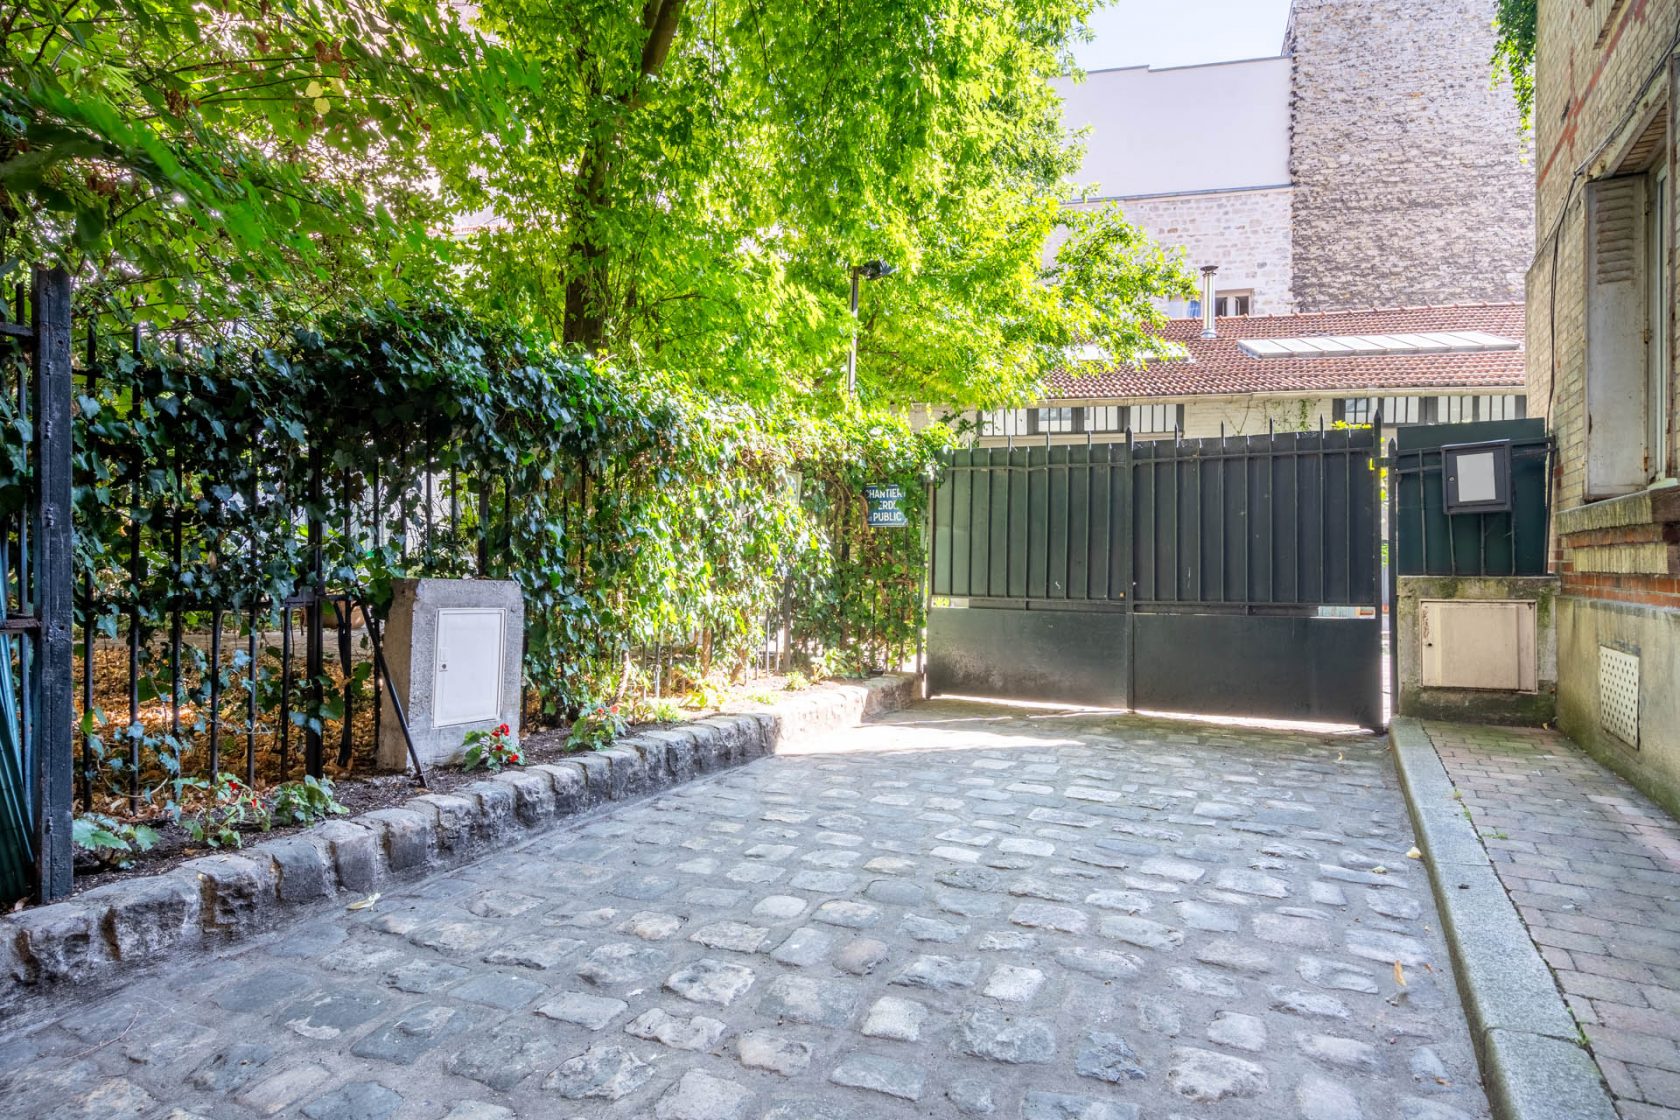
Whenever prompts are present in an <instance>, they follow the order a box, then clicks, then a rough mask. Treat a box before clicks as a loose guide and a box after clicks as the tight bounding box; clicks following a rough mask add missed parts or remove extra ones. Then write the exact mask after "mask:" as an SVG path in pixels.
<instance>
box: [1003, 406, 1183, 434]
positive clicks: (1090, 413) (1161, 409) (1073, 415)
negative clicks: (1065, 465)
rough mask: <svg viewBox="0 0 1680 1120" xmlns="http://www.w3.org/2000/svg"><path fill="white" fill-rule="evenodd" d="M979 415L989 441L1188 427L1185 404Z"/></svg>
mask: <svg viewBox="0 0 1680 1120" xmlns="http://www.w3.org/2000/svg"><path fill="white" fill-rule="evenodd" d="M978 415H979V421H980V435H981V436H982V437H985V438H987V439H993V438H1006V437H1009V436H1045V435H1079V434H1082V433H1085V432H1110V433H1118V432H1124V431H1125V430H1126V429H1127V428H1128V427H1129V428H1131V430H1132V432H1133V433H1134V434H1136V435H1161V434H1166V433H1171V432H1176V431H1181V430H1183V428H1184V406H1183V405H1181V404H1134V405H1121V404H1104V405H1090V406H1087V407H1083V408H1075V407H1059V408H1013V409H994V410H993V411H991V412H982V413H979V414H978Z"/></svg>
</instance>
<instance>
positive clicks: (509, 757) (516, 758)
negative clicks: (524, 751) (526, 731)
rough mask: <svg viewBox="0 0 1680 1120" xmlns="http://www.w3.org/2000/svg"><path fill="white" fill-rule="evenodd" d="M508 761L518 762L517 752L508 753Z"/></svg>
mask: <svg viewBox="0 0 1680 1120" xmlns="http://www.w3.org/2000/svg"><path fill="white" fill-rule="evenodd" d="M508 761H509V762H518V761H519V755H517V754H511V755H509V756H508Z"/></svg>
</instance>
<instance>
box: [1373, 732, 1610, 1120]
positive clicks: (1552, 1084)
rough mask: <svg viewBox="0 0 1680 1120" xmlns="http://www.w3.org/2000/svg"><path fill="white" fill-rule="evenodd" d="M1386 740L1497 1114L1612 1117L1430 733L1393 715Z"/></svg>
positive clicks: (1518, 1118)
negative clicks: (1392, 756) (1414, 830)
mask: <svg viewBox="0 0 1680 1120" xmlns="http://www.w3.org/2000/svg"><path fill="white" fill-rule="evenodd" d="M1389 744H1390V747H1391V748H1392V752H1393V755H1394V764H1395V769H1396V770H1397V771H1398V772H1399V776H1400V787H1401V789H1402V790H1403V791H1404V792H1405V796H1406V806H1407V808H1408V810H1409V811H1410V812H1411V816H1412V823H1413V825H1414V826H1415V828H1416V830H1417V835H1418V840H1419V844H1420V847H1421V848H1422V850H1423V856H1424V859H1423V862H1424V864H1425V865H1426V866H1427V868H1428V871H1429V880H1430V884H1431V886H1432V887H1433V890H1434V894H1435V901H1436V905H1437V906H1438V907H1439V909H1440V912H1441V920H1442V925H1443V927H1444V929H1443V933H1444V934H1445V935H1446V940H1447V946H1448V948H1449V950H1450V951H1451V953H1452V958H1453V972H1454V974H1455V976H1456V978H1457V980H1458V988H1459V991H1460V993H1461V994H1462V995H1463V997H1464V1011H1465V1015H1466V1016H1467V1017H1468V1018H1469V1020H1470V1033H1471V1038H1472V1040H1473V1041H1474V1043H1475V1048H1476V1057H1477V1059H1478V1060H1479V1061H1480V1062H1481V1066H1482V1076H1483V1079H1484V1081H1485V1083H1486V1084H1487V1087H1488V1097H1489V1101H1490V1103H1491V1104H1492V1106H1493V1111H1494V1115H1495V1117H1497V1118H1498V1120H1615V1117H1616V1110H1615V1108H1614V1106H1613V1105H1612V1104H1611V1102H1610V1097H1609V1094H1608V1093H1607V1092H1606V1090H1605V1088H1604V1083H1603V1078H1602V1075H1601V1073H1600V1071H1599V1069H1598V1067H1597V1065H1595V1064H1594V1062H1593V1060H1592V1057H1591V1055H1589V1054H1588V1053H1587V1051H1586V1050H1585V1049H1583V1048H1582V1047H1581V1045H1580V1044H1579V1042H1578V1041H1577V1038H1578V1036H1579V1027H1578V1026H1577V1025H1576V1023H1575V1019H1574V1017H1573V1016H1572V1015H1571V1014H1570V1013H1569V1009H1568V1008H1567V1007H1566V1006H1565V1004H1564V1002H1563V996H1562V995H1561V994H1560V993H1559V991H1558V989H1557V985H1556V983H1555V982H1554V981H1553V978H1552V973H1551V970H1550V969H1549V968H1547V967H1546V963H1545V961H1543V960H1542V959H1541V957H1540V953H1539V951H1538V950H1537V949H1536V948H1535V946H1534V942H1533V940H1532V938H1531V937H1530V936H1529V933H1528V929H1527V927H1526V926H1524V925H1523V922H1522V919H1521V918H1520V917H1519V916H1518V914H1517V909H1516V906H1515V905H1514V904H1513V903H1512V902H1511V899H1510V897H1509V896H1508V895H1507V894H1506V893H1505V888H1504V886H1503V884H1501V882H1500V881H1499V876H1498V875H1497V874H1496V873H1495V872H1494V870H1493V864H1492V862H1491V861H1490V860H1489V859H1488V856H1487V852H1486V850H1485V849H1484V848H1483V847H1482V843H1481V840H1480V838H1479V837H1478V836H1477V833H1476V830H1475V826H1474V825H1473V824H1471V822H1470V820H1469V819H1468V817H1467V816H1466V815H1465V813H1464V811H1463V806H1462V805H1461V804H1460V802H1459V801H1458V799H1457V798H1456V797H1455V796H1454V794H1455V792H1456V790H1455V787H1454V786H1453V783H1452V779H1451V778H1449V777H1448V776H1447V771H1446V768H1445V767H1444V766H1443V765H1442V764H1441V759H1440V756H1439V755H1437V754H1436V752H1435V744H1434V742H1433V741H1432V740H1431V739H1430V738H1429V733H1428V732H1427V731H1425V730H1424V728H1423V725H1422V724H1420V723H1419V722H1418V721H1417V720H1415V719H1408V718H1404V717H1396V718H1395V719H1394V720H1393V722H1392V723H1391V724H1390V725H1389Z"/></svg>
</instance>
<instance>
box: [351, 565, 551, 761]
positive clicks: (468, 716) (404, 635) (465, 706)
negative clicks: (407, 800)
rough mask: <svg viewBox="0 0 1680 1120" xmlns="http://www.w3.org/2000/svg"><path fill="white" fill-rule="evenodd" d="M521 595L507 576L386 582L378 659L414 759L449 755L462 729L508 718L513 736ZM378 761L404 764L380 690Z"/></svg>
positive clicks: (460, 741)
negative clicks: (387, 603)
mask: <svg viewBox="0 0 1680 1120" xmlns="http://www.w3.org/2000/svg"><path fill="white" fill-rule="evenodd" d="M524 632H525V606H524V596H523V594H522V593H521V592H520V590H519V585H518V584H517V583H514V582H513V581H511V580H478V579H406V580H397V581H396V582H394V583H393V584H392V593H391V615H390V618H389V620H388V621H387V622H386V625H385V635H384V638H385V664H386V665H387V666H388V667H389V669H390V671H391V680H392V683H393V684H394V685H395V686H396V690H397V695H398V696H400V697H401V698H402V702H403V713H404V714H405V715H406V716H407V717H408V730H409V734H410V735H412V736H413V738H414V748H415V752H416V753H417V754H418V755H419V756H420V761H421V762H423V763H425V764H427V765H430V764H432V763H434V762H453V761H455V760H457V759H459V758H460V757H461V754H462V753H463V751H464V750H465V740H466V736H467V733H468V732H469V731H479V730H484V731H488V730H491V729H492V728H495V727H496V726H498V725H499V724H503V723H505V724H507V725H508V727H509V729H510V730H511V732H512V737H513V738H514V740H515V741H517V740H518V737H519V694H520V688H519V683H520V679H521V673H522V672H523V669H522V666H521V664H520V661H521V657H522V654H523V649H522V645H523V642H522V637H523V635H524ZM379 701H380V704H381V705H382V711H381V712H380V725H379V763H380V765H381V766H386V767H390V768H392V769H400V768H402V767H405V766H407V765H408V744H407V743H406V742H405V741H404V739H403V734H402V727H401V725H400V724H398V722H397V718H396V712H395V710H394V709H393V708H392V707H391V701H390V697H389V696H388V695H387V694H385V693H384V692H383V691H381V693H380V697H379Z"/></svg>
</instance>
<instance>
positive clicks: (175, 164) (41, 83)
mask: <svg viewBox="0 0 1680 1120" xmlns="http://www.w3.org/2000/svg"><path fill="white" fill-rule="evenodd" d="M0 52H3V53H0V59H3V61H0V66H3V67H4V81H3V82H0V204H3V206H4V209H5V212H6V215H7V223H6V227H5V234H4V241H5V245H4V248H5V251H6V254H7V256H8V257H19V258H22V259H23V260H25V261H29V262H31V263H49V262H51V261H53V260H58V261H62V262H64V263H66V264H67V265H68V266H69V267H70V268H71V269H72V270H73V271H74V272H76V273H77V274H78V275H79V278H80V280H81V281H82V283H83V293H82V296H83V299H84V301H86V300H88V299H89V298H90V297H91V298H95V299H97V298H98V297H100V296H102V295H111V294H114V293H118V292H120V293H121V294H122V296H123V299H122V300H121V304H122V305H123V306H125V307H126V306H131V305H132V302H133V301H134V300H139V301H140V302H142V303H143V304H144V306H145V311H144V314H145V315H147V316H149V317H151V318H153V319H154V320H155V321H160V322H165V323H169V324H171V325H181V324H191V325H194V326H196V327H200V328H202V327H205V326H206V325H214V324H217V323H218V322H220V321H221V320H225V319H230V318H237V319H238V320H240V321H241V327H242V329H244V330H247V331H248V330H249V329H251V328H252V327H253V326H257V325H264V326H266V324H268V323H271V322H273V321H275V320H280V321H282V322H283V321H285V320H287V319H297V318H302V317H307V316H309V315H311V314H314V313H317V312H318V311H319V310H320V309H321V308H322V307H323V306H324V305H326V304H330V303H332V302H334V301H336V300H337V299H339V298H341V297H343V296H346V295H348V296H350V298H352V299H354V298H363V299H365V298H369V297H371V296H375V295H378V294H382V293H397V292H402V291H406V290H407V284H408V283H409V282H410V280H411V279H412V278H413V275H414V274H416V273H417V274H418V275H419V276H421V277H424V276H426V275H429V274H431V273H433V272H435V271H436V268H437V263H436V262H438V261H439V260H440V259H441V258H442V257H443V256H444V255H445V254H446V253H447V248H448V243H447V241H446V240H443V239H439V238H437V237H436V236H435V235H434V234H432V233H430V232H428V231H429V229H431V228H436V229H440V230H446V229H447V217H446V214H447V209H448V207H447V203H446V202H445V200H443V199H441V198H440V197H439V196H438V192H437V191H436V189H435V176H436V168H437V166H438V164H439V160H440V158H447V157H448V150H449V148H450V147H451V146H452V144H453V141H452V140H451V137H452V136H453V135H454V134H456V133H458V132H460V131H462V130H470V131H472V132H473V133H475V134H480V135H482V136H484V137H485V140H486V142H492V143H493V142H497V141H504V142H505V141H507V140H509V139H511V138H512V136H513V134H512V133H511V132H510V121H509V118H508V117H507V115H506V108H507V95H508V91H510V90H512V89H515V88H519V87H521V86H523V85H526V84H528V83H529V81H530V80H531V75H529V74H528V73H527V71H526V70H525V69H524V67H523V65H522V63H521V61H520V59H519V58H518V57H516V56H514V55H512V54H509V53H508V52H506V51H504V50H501V49H499V48H498V47H497V46H496V45H495V44H493V43H490V42H487V41H486V40H485V39H484V38H483V37H482V36H481V35H479V34H477V33H476V32H474V31H472V30H471V29H470V28H468V27H467V26H466V25H465V23H464V22H463V21H462V20H461V19H460V17H459V15H458V12H457V9H456V7H455V6H454V5H450V4H437V3H429V2H426V0H289V2H287V3H285V4H271V3H268V2H267V0H227V2H225V3H219V4H217V5H214V6H206V5H202V4H198V3H194V2H192V0H101V2H99V3H80V2H78V0H24V3H23V4H22V5H21V6H19V7H14V8H13V10H12V11H11V14H10V15H9V16H8V17H7V18H6V20H5V21H4V23H3V24H0Z"/></svg>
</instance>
